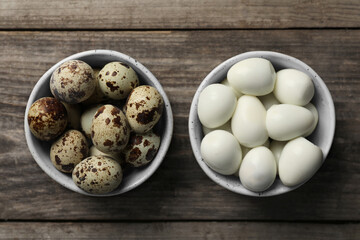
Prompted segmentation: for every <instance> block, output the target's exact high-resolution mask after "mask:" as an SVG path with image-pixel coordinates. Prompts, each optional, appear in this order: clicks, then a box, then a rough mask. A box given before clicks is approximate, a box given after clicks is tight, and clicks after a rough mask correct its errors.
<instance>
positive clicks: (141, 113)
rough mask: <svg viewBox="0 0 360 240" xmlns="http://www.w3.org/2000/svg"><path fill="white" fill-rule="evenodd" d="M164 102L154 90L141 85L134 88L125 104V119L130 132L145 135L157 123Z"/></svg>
mask: <svg viewBox="0 0 360 240" xmlns="http://www.w3.org/2000/svg"><path fill="white" fill-rule="evenodd" d="M163 108H164V101H163V99H162V96H161V95H160V93H159V92H158V91H157V90H156V88H154V87H151V86H147V85H142V86H139V87H137V88H135V89H134V90H133V91H132V92H131V93H130V95H129V97H128V99H127V102H126V118H127V120H128V122H129V125H130V127H131V129H132V130H134V131H135V132H137V133H145V132H147V131H149V130H150V129H152V128H153V127H154V126H155V124H156V123H157V122H158V121H159V119H160V117H161V114H162V112H163Z"/></svg>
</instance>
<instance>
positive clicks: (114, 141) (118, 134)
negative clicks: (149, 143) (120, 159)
mask: <svg viewBox="0 0 360 240" xmlns="http://www.w3.org/2000/svg"><path fill="white" fill-rule="evenodd" d="M129 136H130V128H129V125H128V123H127V121H126V117H125V115H124V113H123V112H122V111H121V110H120V109H119V108H117V107H115V106H113V105H110V104H107V105H104V106H102V107H100V108H99V109H98V110H97V112H96V113H95V116H94V118H93V121H92V125H91V139H92V142H93V144H94V145H95V147H96V148H97V149H99V150H100V151H102V152H105V153H113V152H120V151H122V150H123V149H124V148H125V146H126V144H127V143H128V141H129Z"/></svg>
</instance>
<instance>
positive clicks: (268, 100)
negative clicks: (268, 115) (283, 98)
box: [259, 93, 280, 110]
mask: <svg viewBox="0 0 360 240" xmlns="http://www.w3.org/2000/svg"><path fill="white" fill-rule="evenodd" d="M259 100H260V101H261V103H262V104H263V105H264V107H265V109H266V110H268V109H269V108H270V107H271V106H272V105H275V104H280V102H279V101H278V100H277V99H276V97H275V96H274V94H273V93H269V94H267V95H265V96H260V97H259Z"/></svg>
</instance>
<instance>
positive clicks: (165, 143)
mask: <svg viewBox="0 0 360 240" xmlns="http://www.w3.org/2000/svg"><path fill="white" fill-rule="evenodd" d="M93 55H101V56H104V55H109V56H112V57H115V58H118V59H119V61H121V60H125V61H126V62H127V63H129V65H130V66H132V67H134V66H136V68H137V69H139V70H140V71H141V72H142V73H143V74H145V75H146V76H147V78H148V79H149V80H150V81H151V82H152V83H153V84H154V86H155V88H156V89H157V90H158V91H159V93H160V94H161V96H162V97H163V100H164V111H165V112H166V120H165V127H164V129H166V131H164V137H163V138H162V139H161V144H160V148H159V149H158V153H161V156H159V155H156V156H155V158H154V159H153V161H152V164H151V165H148V166H147V168H148V170H147V172H146V174H144V176H142V177H141V178H140V179H139V180H137V181H136V183H134V184H132V185H131V186H129V187H127V188H124V189H122V190H121V191H116V190H114V191H112V192H110V193H105V194H91V193H88V192H85V191H84V190H82V189H80V188H79V187H77V186H75V187H76V188H74V187H70V186H68V185H67V184H65V183H64V182H63V181H60V180H59V179H57V178H56V177H55V176H54V174H53V170H52V169H50V168H48V167H47V166H46V165H45V163H44V160H42V159H41V158H40V156H39V154H38V153H37V151H36V150H35V143H34V142H33V141H32V140H31V132H30V129H29V125H28V119H27V115H28V112H29V109H30V107H31V105H32V103H33V102H35V101H36V100H37V99H35V97H36V95H37V93H38V91H39V89H40V88H41V87H42V85H43V84H44V83H46V81H48V80H49V79H50V77H51V74H52V73H53V72H54V71H55V69H56V68H57V67H59V66H60V65H61V64H62V63H64V62H66V61H68V60H75V59H79V58H83V57H89V56H93ZM173 128H174V119H173V113H172V109H171V104H170V101H169V98H168V97H167V95H166V92H165V91H164V89H163V87H162V85H161V84H160V82H159V81H158V80H157V78H156V77H155V76H154V75H153V74H152V73H151V72H150V70H149V69H147V68H146V67H145V66H144V65H143V64H141V63H140V62H139V61H137V60H136V59H134V58H132V57H130V56H128V55H126V54H123V53H120V52H117V51H114V50H107V49H94V50H88V51H83V52H79V53H75V54H73V55H70V56H68V57H66V58H64V59H62V60H60V61H59V62H57V63H56V64H54V65H53V66H52V67H51V68H50V69H48V70H47V71H46V72H45V73H44V74H43V75H42V76H41V77H40V79H39V80H38V81H37V83H36V84H35V86H34V88H33V89H32V91H31V93H30V96H29V98H28V100H27V104H26V109H25V116H24V131H25V138H26V143H27V145H28V148H29V151H30V153H31V155H32V156H33V158H34V160H35V161H36V163H37V164H38V165H39V167H40V168H41V169H42V170H43V171H44V172H45V173H46V174H47V175H48V176H49V177H51V178H52V179H53V180H54V181H55V182H57V183H59V184H60V185H62V186H63V187H65V188H67V189H69V190H72V191H74V192H77V193H80V194H83V195H87V196H93V197H109V196H116V195H119V194H122V193H125V192H128V191H130V190H132V189H134V188H136V187H138V186H139V185H141V184H142V183H144V182H145V181H146V180H147V179H149V178H150V177H151V176H152V175H153V174H154V172H155V171H156V170H157V169H158V168H159V166H160V164H161V163H162V161H163V160H164V158H165V157H166V154H167V151H168V150H169V147H170V143H171V139H172V136H173Z"/></svg>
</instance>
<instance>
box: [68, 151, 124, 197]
mask: <svg viewBox="0 0 360 240" xmlns="http://www.w3.org/2000/svg"><path fill="white" fill-rule="evenodd" d="M122 177H123V174H122V168H121V166H120V164H119V163H118V162H116V161H115V160H114V159H112V158H109V157H106V156H91V157H88V158H85V159H84V160H82V161H81V162H80V163H79V164H78V165H76V167H75V169H74V171H73V173H72V179H73V181H74V183H75V184H76V185H77V186H78V187H79V188H81V189H83V190H84V191H86V192H88V193H94V194H102V193H108V192H111V191H113V190H115V189H116V188H117V187H118V186H119V185H120V183H121V181H122Z"/></svg>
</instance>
